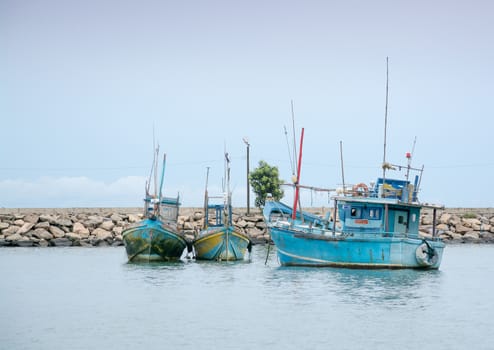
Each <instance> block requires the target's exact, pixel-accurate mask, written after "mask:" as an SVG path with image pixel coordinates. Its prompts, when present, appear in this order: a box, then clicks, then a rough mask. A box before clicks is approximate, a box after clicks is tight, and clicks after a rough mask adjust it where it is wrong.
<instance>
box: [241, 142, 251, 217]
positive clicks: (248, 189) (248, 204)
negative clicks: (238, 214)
mask: <svg viewBox="0 0 494 350" xmlns="http://www.w3.org/2000/svg"><path fill="white" fill-rule="evenodd" d="M242 140H243V141H244V143H245V144H246V145H247V215H250V185H249V184H250V181H249V163H250V162H249V148H250V143H249V140H248V139H247V137H244V138H243V139H242Z"/></svg>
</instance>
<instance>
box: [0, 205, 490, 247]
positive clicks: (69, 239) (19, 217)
mask: <svg viewBox="0 0 494 350" xmlns="http://www.w3.org/2000/svg"><path fill="white" fill-rule="evenodd" d="M309 211H311V212H313V213H315V214H323V212H324V209H314V208H313V209H310V210H309ZM141 212H142V209H140V208H72V209H5V208H2V209H0V246H14V247H15V246H17V247H19V246H20V247H33V246H38V247H47V246H56V247H58V246H64V247H66V246H87V247H93V246H119V245H123V241H122V231H123V230H124V229H125V228H126V227H127V226H128V225H129V224H131V223H134V222H137V221H139V220H141V219H142V213H141ZM245 213H246V210H245V209H242V208H240V209H235V210H234V211H233V223H234V225H235V226H236V227H237V229H238V230H240V231H241V232H244V233H246V234H247V235H248V236H249V237H250V238H251V239H252V241H253V242H254V243H255V244H265V243H268V242H270V237H269V234H268V232H267V231H266V224H265V223H264V220H263V217H262V215H261V213H260V212H259V211H258V210H251V213H252V214H250V215H245ZM420 220H421V225H420V233H421V235H423V236H424V237H430V236H431V234H432V227H433V225H432V224H433V217H432V213H431V212H428V211H424V212H423V214H422V216H421V218H420ZM203 223H204V211H203V210H202V209H201V208H182V209H181V210H180V216H179V219H178V227H179V229H180V230H182V231H183V233H184V234H185V236H186V238H188V239H189V240H192V239H194V237H195V235H196V233H197V232H198V230H199V229H200V228H201V227H202V225H203ZM436 230H437V231H438V234H439V236H440V237H441V238H442V239H443V240H444V241H445V242H446V243H494V210H493V209H451V210H449V209H445V210H444V211H443V212H442V213H440V214H439V215H437V217H436Z"/></svg>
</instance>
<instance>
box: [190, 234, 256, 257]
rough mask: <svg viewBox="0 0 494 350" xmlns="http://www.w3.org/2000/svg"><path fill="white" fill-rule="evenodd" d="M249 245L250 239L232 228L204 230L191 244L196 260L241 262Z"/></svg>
mask: <svg viewBox="0 0 494 350" xmlns="http://www.w3.org/2000/svg"><path fill="white" fill-rule="evenodd" d="M227 242H228V244H227ZM250 244H251V242H250V239H249V238H248V237H247V236H246V235H244V234H242V233H240V232H235V231H234V229H233V227H232V226H230V227H226V228H225V227H220V228H217V227H215V228H210V229H207V230H204V231H202V232H201V233H200V235H199V237H198V238H197V239H195V240H194V241H193V242H192V245H193V247H194V251H195V256H196V259H198V260H218V261H220V260H224V261H226V260H228V261H233V260H243V259H244V256H245V251H246V250H247V248H248V247H249V246H250Z"/></svg>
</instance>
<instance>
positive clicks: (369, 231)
mask: <svg viewBox="0 0 494 350" xmlns="http://www.w3.org/2000/svg"><path fill="white" fill-rule="evenodd" d="M335 203H337V211H338V215H339V219H340V224H341V227H338V228H336V227H334V225H333V223H332V222H328V221H327V220H322V219H312V218H311V220H307V221H305V222H302V221H301V220H300V217H298V218H297V220H290V219H289V218H286V217H284V218H282V219H276V218H274V217H273V212H274V213H283V214H288V213H289V212H290V210H291V208H289V207H287V206H286V205H283V204H281V203H278V202H272V203H269V202H266V206H265V208H264V212H263V214H264V216H265V219H266V221H267V226H268V229H269V231H270V234H271V238H272V240H273V242H274V243H275V245H276V247H277V250H278V257H279V261H280V263H281V264H282V265H304V266H340V267H355V268H425V269H437V268H439V266H440V264H441V259H442V253H443V249H444V243H443V242H442V241H441V240H440V239H439V238H433V239H427V240H425V239H422V238H421V237H420V236H419V231H418V230H419V219H420V209H421V207H422V206H421V205H420V204H418V203H403V202H401V201H399V200H398V199H396V198H391V199H388V198H385V199H382V198H376V197H375V198H369V197H358V198H355V197H337V198H336V199H335ZM280 208H282V210H280ZM424 245H425V246H424Z"/></svg>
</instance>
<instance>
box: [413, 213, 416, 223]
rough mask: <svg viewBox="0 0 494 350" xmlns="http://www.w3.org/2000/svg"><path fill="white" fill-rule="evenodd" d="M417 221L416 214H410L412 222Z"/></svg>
mask: <svg viewBox="0 0 494 350" xmlns="http://www.w3.org/2000/svg"><path fill="white" fill-rule="evenodd" d="M415 220H417V214H412V222H415Z"/></svg>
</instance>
